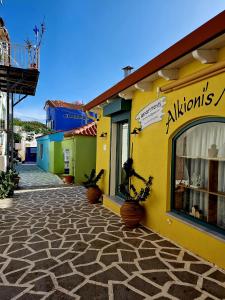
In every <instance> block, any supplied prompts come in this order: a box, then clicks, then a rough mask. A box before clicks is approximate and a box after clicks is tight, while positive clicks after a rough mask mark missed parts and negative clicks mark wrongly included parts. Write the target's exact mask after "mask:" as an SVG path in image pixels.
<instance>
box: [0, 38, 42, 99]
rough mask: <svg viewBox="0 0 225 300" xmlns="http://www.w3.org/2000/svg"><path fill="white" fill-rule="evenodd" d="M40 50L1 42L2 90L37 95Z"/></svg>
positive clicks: (0, 67)
mask: <svg viewBox="0 0 225 300" xmlns="http://www.w3.org/2000/svg"><path fill="white" fill-rule="evenodd" d="M38 68H39V48H38V47H35V46H32V45H18V44H11V43H7V42H5V41H0V90H1V91H2V92H8V93H15V94H24V95H35V90H36V86H37V82H38V77H39V71H38Z"/></svg>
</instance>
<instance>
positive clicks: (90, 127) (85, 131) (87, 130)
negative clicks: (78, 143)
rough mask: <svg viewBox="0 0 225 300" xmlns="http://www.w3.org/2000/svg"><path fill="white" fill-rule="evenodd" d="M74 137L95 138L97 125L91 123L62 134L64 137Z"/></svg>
mask: <svg viewBox="0 0 225 300" xmlns="http://www.w3.org/2000/svg"><path fill="white" fill-rule="evenodd" d="M74 135H85V136H96V135H97V125H96V123H95V122H91V123H89V124H87V125H84V126H82V127H80V128H75V129H72V130H69V131H66V132H65V133H64V137H71V136H74Z"/></svg>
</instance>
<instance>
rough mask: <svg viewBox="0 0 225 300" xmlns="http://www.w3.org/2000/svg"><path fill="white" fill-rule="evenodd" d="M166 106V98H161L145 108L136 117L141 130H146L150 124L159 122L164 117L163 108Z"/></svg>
mask: <svg viewBox="0 0 225 300" xmlns="http://www.w3.org/2000/svg"><path fill="white" fill-rule="evenodd" d="M165 104H166V97H161V98H159V99H157V100H155V101H154V102H152V103H151V104H148V105H147V106H146V107H145V108H143V109H142V110H141V111H140V112H139V113H138V114H137V116H136V120H137V121H138V122H140V124H141V128H142V129H143V128H145V127H147V126H149V125H150V124H153V123H156V122H159V121H161V120H162V117H163V115H164V113H163V107H164V105H165Z"/></svg>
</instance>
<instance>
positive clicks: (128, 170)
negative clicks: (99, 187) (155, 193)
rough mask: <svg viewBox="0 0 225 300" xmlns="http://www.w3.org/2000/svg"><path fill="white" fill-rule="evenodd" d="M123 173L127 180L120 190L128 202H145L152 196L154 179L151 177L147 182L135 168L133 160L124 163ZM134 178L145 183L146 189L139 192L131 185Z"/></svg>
mask: <svg viewBox="0 0 225 300" xmlns="http://www.w3.org/2000/svg"><path fill="white" fill-rule="evenodd" d="M123 171H124V173H125V178H124V180H123V183H121V184H120V186H119V189H120V192H121V194H123V196H124V197H125V199H126V201H137V202H141V201H145V200H146V199H147V198H148V196H149V195H150V194H151V186H152V180H153V177H152V176H149V177H148V179H147V180H145V179H144V178H143V177H142V176H140V175H139V174H138V173H137V172H136V171H135V170H134V168H133V159H132V158H128V160H127V161H126V162H125V163H124V165H123ZM133 176H134V177H136V178H138V179H140V180H141V181H142V182H144V185H145V187H144V188H141V189H140V191H139V192H138V191H137V189H136V188H135V186H134V184H132V183H131V177H133Z"/></svg>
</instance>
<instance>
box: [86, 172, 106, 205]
mask: <svg viewBox="0 0 225 300" xmlns="http://www.w3.org/2000/svg"><path fill="white" fill-rule="evenodd" d="M103 173H104V170H103V169H101V170H100V172H99V173H98V175H96V173H95V169H92V171H91V174H90V175H89V176H88V175H87V174H85V175H84V176H85V177H86V178H87V181H85V182H83V184H84V186H85V187H86V188H87V198H88V201H89V202H90V203H92V204H94V203H97V202H98V201H99V198H100V197H101V195H102V191H101V190H100V188H99V186H98V185H97V182H98V181H99V179H100V178H101V177H102V175H103Z"/></svg>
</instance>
